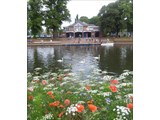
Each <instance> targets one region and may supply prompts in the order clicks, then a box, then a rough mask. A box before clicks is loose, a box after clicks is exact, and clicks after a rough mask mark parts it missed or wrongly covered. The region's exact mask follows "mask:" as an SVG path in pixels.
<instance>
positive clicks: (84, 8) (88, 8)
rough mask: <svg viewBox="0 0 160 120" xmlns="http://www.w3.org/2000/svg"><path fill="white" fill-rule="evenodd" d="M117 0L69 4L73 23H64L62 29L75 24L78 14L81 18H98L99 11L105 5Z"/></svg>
mask: <svg viewBox="0 0 160 120" xmlns="http://www.w3.org/2000/svg"><path fill="white" fill-rule="evenodd" d="M115 1H116V0H71V1H69V2H68V4H67V8H68V10H69V11H70V15H71V20H72V21H71V22H70V23H69V22H63V24H62V28H63V27H65V26H68V25H69V24H72V23H74V21H75V18H76V15H77V14H78V16H79V18H80V17H81V16H87V17H88V18H91V17H93V16H96V15H97V14H98V13H99V10H100V9H101V8H102V6H103V5H108V4H109V3H111V2H115Z"/></svg>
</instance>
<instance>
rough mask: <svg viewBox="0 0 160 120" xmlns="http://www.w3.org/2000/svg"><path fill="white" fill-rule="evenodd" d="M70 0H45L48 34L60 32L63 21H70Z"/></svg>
mask: <svg viewBox="0 0 160 120" xmlns="http://www.w3.org/2000/svg"><path fill="white" fill-rule="evenodd" d="M68 1H69V0H43V4H44V6H45V7H46V9H45V10H44V11H43V13H44V21H45V27H46V29H47V31H48V32H52V35H53V37H54V33H56V32H58V31H59V30H60V26H61V24H62V21H67V20H68V21H69V20H70V14H69V11H68V9H67V6H66V5H67V2H68Z"/></svg>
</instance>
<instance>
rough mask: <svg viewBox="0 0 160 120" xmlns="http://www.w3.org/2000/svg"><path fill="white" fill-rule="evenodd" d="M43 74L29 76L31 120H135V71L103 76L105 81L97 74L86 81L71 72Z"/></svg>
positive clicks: (29, 116)
mask: <svg viewBox="0 0 160 120" xmlns="http://www.w3.org/2000/svg"><path fill="white" fill-rule="evenodd" d="M40 71H41V68H37V69H36V70H35V72H34V73H28V76H27V77H28V81H27V82H28V83H27V85H28V86H27V90H28V92H27V119H28V120H133V94H132V93H133V84H132V83H133V73H132V72H131V71H124V73H122V74H121V75H119V76H109V75H107V72H101V73H99V74H100V76H101V78H98V79H96V77H95V75H94V74H93V77H90V79H86V80H77V79H76V78H75V77H74V76H75V75H74V74H73V73H71V72H69V70H60V71H59V72H57V73H53V72H48V73H43V74H42V73H40ZM97 72H99V71H97ZM95 74H96V73H95ZM94 77H95V79H94Z"/></svg>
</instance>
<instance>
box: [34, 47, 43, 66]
mask: <svg viewBox="0 0 160 120" xmlns="http://www.w3.org/2000/svg"><path fill="white" fill-rule="evenodd" d="M37 67H41V68H44V67H43V62H42V56H41V55H40V54H38V51H37V48H35V49H34V63H33V68H37Z"/></svg>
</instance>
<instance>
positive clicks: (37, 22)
mask: <svg viewBox="0 0 160 120" xmlns="http://www.w3.org/2000/svg"><path fill="white" fill-rule="evenodd" d="M41 8H42V1H41V0H29V1H28V2H27V33H31V34H33V35H34V37H35V36H36V35H38V34H39V33H40V32H41V31H42V13H41Z"/></svg>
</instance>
